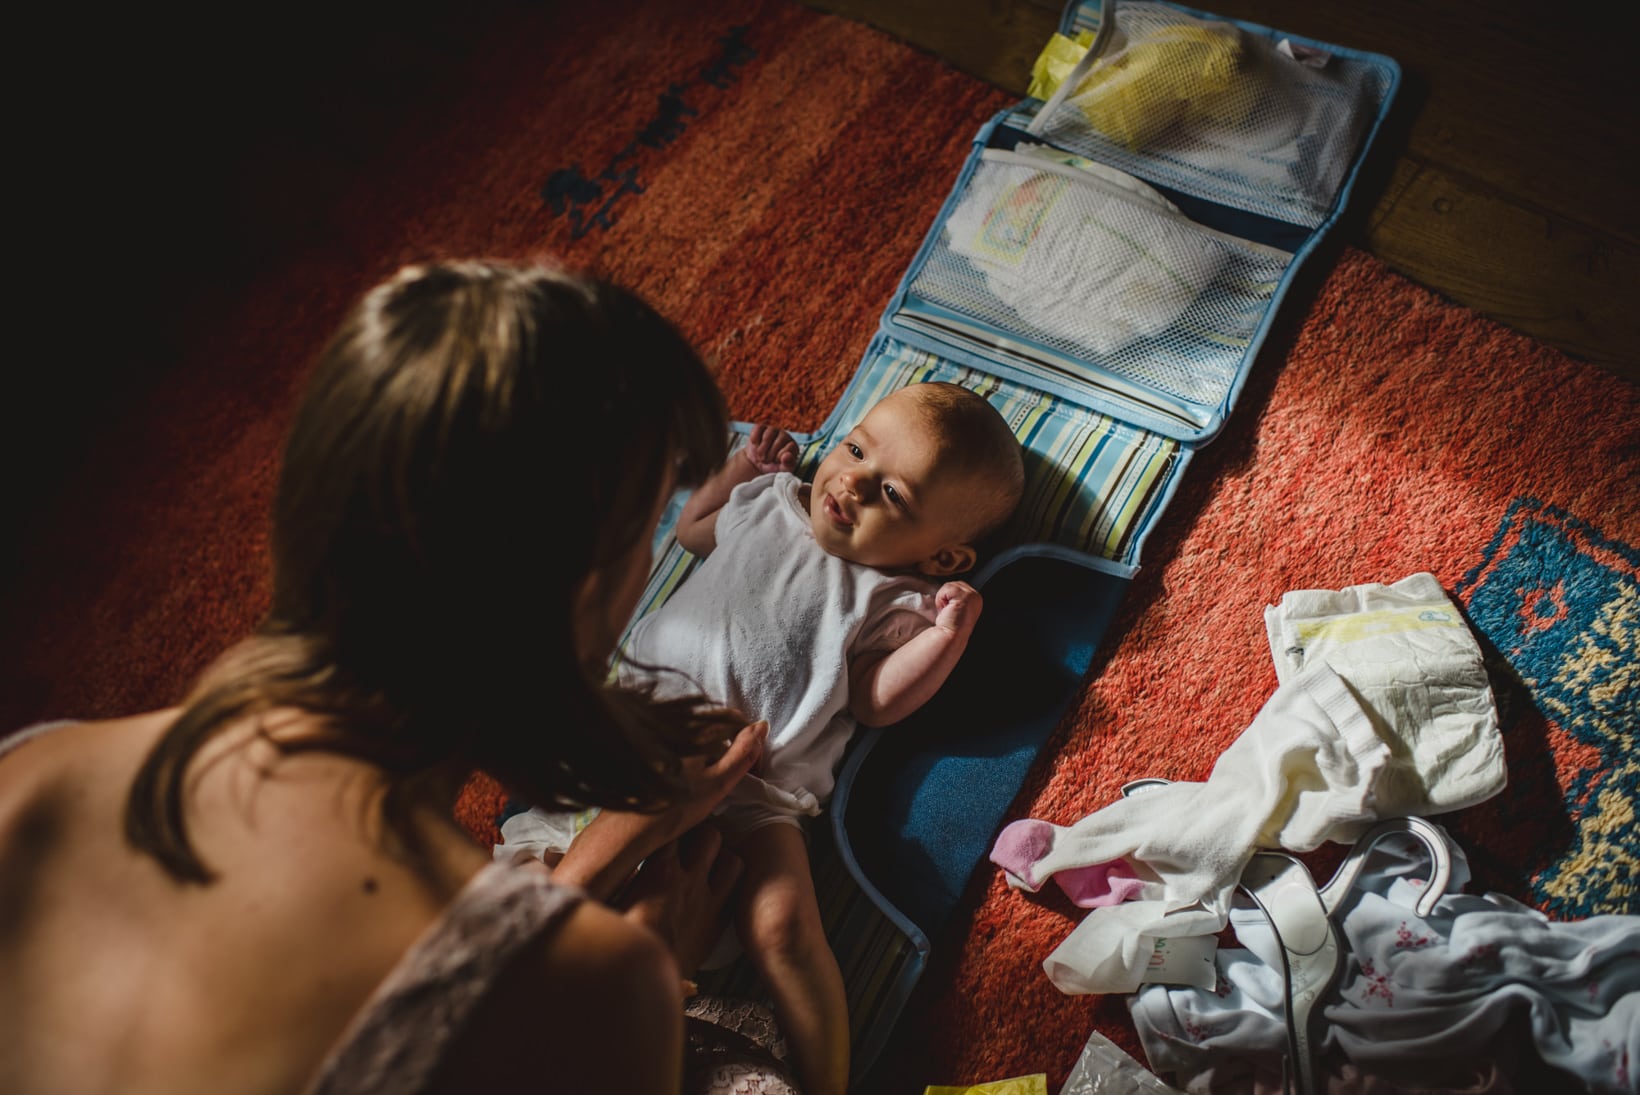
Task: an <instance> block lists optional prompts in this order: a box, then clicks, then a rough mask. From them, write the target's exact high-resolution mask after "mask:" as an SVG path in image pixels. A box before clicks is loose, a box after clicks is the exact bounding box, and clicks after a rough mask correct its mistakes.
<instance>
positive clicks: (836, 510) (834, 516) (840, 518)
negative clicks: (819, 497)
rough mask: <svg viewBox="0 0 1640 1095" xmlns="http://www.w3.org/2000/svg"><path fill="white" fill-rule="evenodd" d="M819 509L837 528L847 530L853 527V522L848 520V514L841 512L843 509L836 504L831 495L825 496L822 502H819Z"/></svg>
mask: <svg viewBox="0 0 1640 1095" xmlns="http://www.w3.org/2000/svg"><path fill="white" fill-rule="evenodd" d="M820 508H821V509H822V510H824V511H825V514H826V519H827V520H829V521H830V522H831V523H832V524H834V525H836V526H837V527H838V528H845V529H847V528H853V527H854V522H853V521H851V520H849V518H848V514H846V513H844V512H843V507H842V506H839V505H838V504H837V499H835V498H833V497H832V496H831V495H829V494H827V495H825V496H824V500H823V501H822V502H821V504H820Z"/></svg>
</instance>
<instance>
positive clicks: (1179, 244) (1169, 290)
mask: <svg viewBox="0 0 1640 1095" xmlns="http://www.w3.org/2000/svg"><path fill="white" fill-rule="evenodd" d="M1015 153H1016V154H1019V155H1024V156H1029V157H1036V158H1042V159H1043V160H1044V162H1045V163H1049V162H1051V163H1053V164H1057V165H1062V166H1064V165H1068V166H1069V167H1071V168H1073V169H1075V170H1076V171H1078V172H1081V173H1083V174H1085V175H1086V176H1087V177H1088V179H1089V180H1090V182H1091V183H1092V184H1093V185H1083V184H1081V183H1079V182H1078V181H1077V180H1076V179H1075V178H1072V177H1068V176H1067V175H1065V174H1062V173H1058V172H1055V171H1050V170H1033V169H1031V168H1030V167H1028V166H1021V165H1018V164H1014V163H1008V164H1004V163H986V164H982V165H981V166H980V168H979V170H978V171H976V172H975V174H974V176H973V179H972V181H971V183H970V185H969V186H968V189H967V192H966V193H965V195H964V196H963V199H962V201H961V202H959V203H958V204H957V206H956V207H955V208H954V209H953V210H952V212H951V215H950V217H949V219H948V220H947V223H946V230H947V233H948V237H947V239H948V244H949V246H950V248H951V250H952V251H954V252H956V253H957V254H959V255H962V256H963V257H964V258H966V259H968V261H969V262H970V263H972V264H973V266H974V267H975V268H976V269H977V270H979V271H980V272H981V273H982V274H983V275H984V278H985V282H986V286H987V288H988V289H989V290H990V291H991V292H992V293H993V294H994V295H995V296H996V298H997V299H998V300H999V301H1001V302H1002V303H1004V304H1006V305H1007V306H1008V307H1010V308H1012V309H1013V310H1014V312H1016V313H1017V314H1018V316H1019V317H1020V319H1022V320H1023V321H1025V323H1027V324H1028V325H1030V326H1031V327H1034V328H1036V329H1037V331H1038V332H1039V333H1040V334H1041V335H1043V336H1046V337H1047V338H1050V339H1053V338H1062V339H1067V340H1069V341H1071V342H1072V343H1075V344H1078V345H1081V346H1085V347H1087V348H1088V349H1089V350H1091V351H1093V352H1094V353H1096V354H1111V353H1113V352H1115V351H1116V350H1118V349H1120V348H1121V347H1123V346H1126V345H1127V344H1129V343H1130V342H1133V341H1135V340H1136V339H1140V338H1144V337H1147V336H1150V335H1155V334H1159V333H1160V332H1161V331H1163V330H1165V329H1166V328H1167V327H1168V326H1170V325H1171V324H1172V323H1174V322H1175V321H1176V320H1177V319H1178V318H1179V317H1180V316H1181V315H1182V314H1183V313H1184V311H1185V309H1187V308H1189V307H1190V304H1191V302H1192V301H1194V300H1195V299H1196V296H1197V294H1198V293H1200V292H1201V290H1202V289H1203V288H1204V287H1205V286H1207V285H1208V284H1210V283H1211V282H1212V280H1213V278H1214V277H1215V276H1216V275H1217V274H1218V272H1219V270H1220V269H1221V268H1222V267H1223V265H1224V262H1225V255H1224V252H1223V251H1222V250H1221V249H1219V248H1217V247H1214V246H1213V245H1211V244H1210V243H1208V242H1207V241H1205V240H1204V239H1203V238H1202V237H1201V236H1200V235H1199V234H1198V233H1195V232H1193V231H1192V230H1191V229H1190V228H1189V227H1187V226H1185V225H1182V224H1180V223H1179V222H1178V221H1177V220H1174V219H1172V218H1173V217H1177V216H1178V215H1179V211H1178V209H1177V208H1176V207H1175V206H1174V205H1173V204H1172V203H1171V202H1169V201H1168V200H1167V199H1166V198H1164V197H1163V196H1162V195H1161V194H1159V193H1158V192H1157V191H1155V190H1154V189H1152V188H1151V187H1149V186H1147V185H1146V184H1145V183H1143V182H1142V181H1140V180H1139V179H1136V178H1134V177H1133V176H1131V175H1127V174H1125V173H1123V172H1121V171H1117V170H1116V169H1114V168H1111V167H1106V166H1105V165H1103V164H1098V163H1094V162H1092V161H1090V160H1087V159H1084V158H1082V157H1079V156H1073V155H1070V154H1068V153H1061V152H1057V151H1052V150H1045V149H1041V148H1040V147H1039V146H1030V145H1021V146H1020V147H1019V148H1017V149H1015ZM1150 210H1158V211H1161V212H1162V213H1163V214H1164V215H1161V216H1157V215H1155V214H1154V213H1151V212H1149V211H1150Z"/></svg>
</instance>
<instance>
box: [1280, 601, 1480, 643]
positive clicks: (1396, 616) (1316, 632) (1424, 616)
mask: <svg viewBox="0 0 1640 1095" xmlns="http://www.w3.org/2000/svg"><path fill="white" fill-rule="evenodd" d="M1436 627H1450V628H1464V627H1465V624H1464V623H1463V620H1462V619H1461V618H1460V617H1459V616H1458V614H1457V613H1456V612H1454V611H1453V610H1451V609H1450V608H1447V607H1445V606H1442V605H1415V606H1413V607H1410V608H1386V609H1379V610H1378V611H1376V612H1355V613H1351V614H1350V615H1348V616H1335V617H1332V618H1331V619H1320V620H1303V621H1300V622H1299V623H1298V626H1297V627H1296V629H1295V631H1296V634H1297V635H1298V639H1299V642H1301V643H1303V644H1305V645H1309V644H1310V643H1311V642H1313V641H1315V640H1316V639H1317V638H1321V637H1326V638H1329V639H1331V640H1333V641H1334V642H1339V643H1348V642H1356V641H1358V640H1360V639H1370V638H1374V637H1376V636H1379V635H1394V634H1400V633H1402V632H1412V631H1427V630H1429V629H1430V628H1436Z"/></svg>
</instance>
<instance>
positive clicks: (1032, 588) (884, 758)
mask: <svg viewBox="0 0 1640 1095" xmlns="http://www.w3.org/2000/svg"><path fill="white" fill-rule="evenodd" d="M1084 6H1086V7H1088V8H1089V9H1090V10H1091V9H1095V8H1097V6H1098V5H1097V3H1090V4H1087V5H1084V4H1082V3H1079V2H1077V0H1072V2H1071V3H1070V4H1068V5H1067V7H1066V9H1065V11H1064V14H1063V16H1062V18H1061V22H1060V31H1061V33H1064V34H1067V35H1070V34H1074V33H1075V27H1076V23H1077V14H1078V12H1079V10H1080V9H1081V8H1083V7H1084ZM1172 6H1174V7H1175V8H1177V9H1178V10H1181V11H1183V12H1185V13H1187V14H1190V15H1194V16H1197V17H1200V18H1204V19H1218V20H1222V21H1224V22H1227V23H1231V24H1233V25H1235V26H1238V27H1240V28H1242V29H1243V30H1246V31H1248V32H1250V33H1253V34H1275V33H1277V32H1275V31H1273V30H1272V28H1269V27H1266V26H1262V25H1260V24H1256V23H1250V22H1244V21H1242V20H1238V19H1232V18H1227V17H1225V16H1222V15H1217V14H1214V13H1212V12H1206V11H1201V10H1199V9H1195V8H1189V7H1185V6H1183V5H1177V4H1174V5H1172ZM1281 36H1282V37H1290V38H1291V39H1293V41H1295V42H1298V43H1302V44H1307V45H1312V46H1316V47H1318V48H1321V49H1325V50H1329V51H1331V52H1332V53H1334V54H1336V55H1339V56H1344V57H1351V58H1355V59H1359V60H1363V61H1368V62H1370V63H1373V64H1376V65H1378V66H1381V67H1382V68H1383V69H1384V70H1385V71H1386V72H1387V73H1388V75H1389V82H1388V86H1387V88H1386V90H1385V94H1384V98H1383V102H1382V103H1381V104H1380V108H1379V111H1378V115H1377V117H1376V118H1375V119H1374V120H1373V123H1372V125H1371V127H1370V128H1369V129H1368V131H1367V133H1366V135H1365V137H1364V138H1363V142H1362V148H1361V151H1360V152H1359V153H1358V155H1357V157H1356V161H1355V163H1354V164H1353V165H1352V167H1351V169H1350V171H1349V174H1348V175H1347V176H1346V178H1345V180H1344V183H1343V186H1342V187H1341V189H1340V191H1339V195H1338V198H1337V200H1336V201H1335V203H1334V206H1333V211H1332V213H1331V214H1330V215H1329V216H1328V217H1327V219H1326V220H1325V221H1324V222H1322V224H1320V225H1319V226H1318V227H1317V228H1316V229H1314V230H1313V231H1311V232H1309V233H1308V238H1307V239H1306V240H1305V242H1304V243H1303V244H1302V245H1301V246H1300V247H1299V249H1298V250H1297V251H1296V252H1295V253H1294V256H1293V259H1292V261H1291V262H1290V264H1289V266H1288V269H1287V271H1286V273H1285V274H1284V275H1283V277H1282V279H1281V283H1280V284H1279V285H1278V286H1277V288H1276V290H1275V292H1274V294H1273V296H1272V299H1271V302H1270V306H1269V308H1268V309H1267V310H1266V313H1265V316H1264V319H1263V321H1262V322H1261V323H1260V325H1259V327H1258V330H1257V331H1256V332H1255V335H1254V337H1253V339H1252V342H1251V345H1250V346H1249V347H1248V350H1247V354H1248V355H1249V360H1250V359H1251V357H1252V355H1256V354H1257V353H1258V352H1259V350H1260V348H1261V347H1262V346H1263V343H1264V341H1265V339H1266V337H1267V336H1268V334H1269V331H1270V328H1271V325H1272V323H1273V322H1274V319H1275V316H1276V314H1277V313H1278V312H1279V311H1280V306H1281V303H1282V301H1283V299H1284V298H1285V296H1286V293H1287V291H1288V289H1289V287H1290V286H1291V284H1292V282H1293V280H1294V278H1295V277H1296V275H1297V274H1298V271H1299V268H1300V267H1301V266H1302V265H1303V263H1304V260H1305V259H1306V258H1307V257H1308V256H1309V255H1310V254H1311V253H1312V252H1313V251H1314V250H1315V249H1316V248H1317V247H1318V246H1319V245H1320V243H1321V241H1322V238H1323V237H1324V236H1325V235H1326V234H1327V233H1328V231H1329V230H1330V229H1331V228H1332V226H1333V225H1334V223H1335V222H1336V221H1337V220H1338V218H1339V217H1340V216H1341V215H1342V212H1343V210H1344V209H1345V207H1346V206H1347V205H1348V202H1349V198H1350V195H1351V192H1352V191H1353V189H1354V186H1355V183H1356V181H1357V178H1358V176H1359V174H1360V171H1361V168H1362V166H1363V164H1364V163H1365V162H1366V160H1367V157H1368V153H1369V152H1370V151H1371V149H1372V147H1373V145H1374V143H1375V141H1376V139H1377V137H1378V134H1379V132H1380V130H1381V129H1382V127H1383V124H1384V121H1385V119H1386V118H1387V117H1388V115H1389V112H1390V109H1391V107H1392V105H1393V103H1394V101H1395V97H1396V92H1397V90H1398V88H1399V85H1400V76H1401V74H1400V68H1399V66H1398V65H1397V64H1396V63H1395V62H1394V61H1393V60H1391V59H1389V58H1386V57H1384V56H1383V55H1381V54H1375V53H1366V52H1362V51H1357V50H1351V49H1347V48H1343V47H1339V46H1335V45H1332V44H1330V43H1327V42H1321V41H1317V40H1315V39H1309V38H1305V37H1303V36H1301V35H1297V34H1291V35H1289V34H1286V33H1285V32H1282V33H1281ZM1026 102H1027V103H1028V102H1030V101H1029V100H1027V101H1026ZM1021 105H1024V104H1021ZM1018 109H1019V107H1018V106H1015V107H1012V108H1009V109H1008V110H1006V111H1003V112H1002V113H1001V114H999V115H998V116H997V118H996V119H993V120H992V121H991V122H989V123H987V125H986V126H985V127H984V129H983V130H982V133H981V136H980V138H978V139H979V140H980V141H983V139H984V135H985V133H988V132H989V131H990V130H991V129H993V128H994V127H995V126H996V125H997V124H998V122H999V121H1000V119H1001V118H1003V117H1005V116H1007V115H1008V114H1011V113H1014V112H1015V111H1017V110H1018ZM960 185H961V184H960V180H959V183H958V188H959V189H960ZM954 200H956V192H955V191H953V195H952V198H951V199H950V200H948V201H947V203H946V208H943V209H942V210H941V211H940V214H939V216H938V218H936V222H935V225H936V229H937V227H938V225H939V224H940V223H942V222H943V220H944V218H945V216H946V214H947V213H948V212H949V206H950V201H954ZM932 236H933V233H931V234H930V239H929V241H927V242H925V244H924V249H925V250H926V248H927V247H929V246H932ZM916 265H917V264H916V262H915V261H914V262H913V263H912V266H911V268H910V269H915V267H916ZM908 278H909V274H908ZM905 288H906V282H905V281H902V283H901V285H900V286H899V287H898V289H897V290H896V292H895V294H894V300H895V301H896V302H897V301H898V300H900V299H902V298H903V295H904V292H905ZM893 307H894V304H893V303H891V304H890V309H889V310H890V311H892V309H893ZM886 322H887V313H885V317H884V323H885V325H886ZM869 353H870V351H868V356H869ZM1245 375H1246V370H1243V371H1242V378H1245ZM1241 382H1242V381H1241V379H1238V380H1237V382H1236V390H1234V391H1232V392H1231V394H1230V398H1229V400H1228V403H1229V404H1230V405H1233V403H1234V400H1235V397H1236V394H1237V393H1238V392H1239V389H1240V386H1241ZM1165 507H1166V503H1165V501H1164V503H1163V507H1162V512H1165ZM1158 519H1159V515H1158ZM1134 570H1135V568H1133V567H1129V566H1124V565H1121V564H1116V563H1111V562H1109V561H1107V560H1104V559H1100V558H1097V557H1095V556H1091V555H1086V554H1083V553H1080V552H1077V551H1073V550H1070V549H1068V548H1063V547H1059V546H1057V545H1053V544H1027V545H1022V546H1019V547H1015V548H1012V549H1010V550H1009V551H1007V552H1004V553H1003V554H1001V555H999V556H997V557H996V558H995V559H994V560H992V561H991V562H990V563H989V564H988V565H986V566H985V567H984V568H983V569H982V570H981V571H979V572H977V573H976V574H975V575H974V576H973V577H972V578H970V582H971V583H972V584H973V585H974V586H975V587H976V588H980V589H982V590H983V592H984V594H985V616H984V622H983V624H982V625H981V626H980V627H979V628H978V629H976V631H975V633H974V636H973V639H972V640H971V642H970V646H969V649H968V651H967V653H966V654H965V655H964V658H963V662H962V665H960V666H959V667H958V670H957V672H955V673H953V675H952V677H951V678H950V680H948V681H947V683H946V685H945V687H944V688H942V689H941V691H940V692H939V693H938V694H937V695H936V696H935V697H934V699H933V700H931V701H930V702H929V703H928V704H927V705H926V706H924V707H923V708H922V709H921V710H920V711H918V712H917V713H916V714H915V715H913V716H911V717H910V718H909V719H907V720H905V721H903V722H901V723H899V724H897V725H895V726H892V727H886V728H874V729H869V730H867V731H865V732H864V733H862V734H861V735H860V736H859V737H858V738H857V739H856V740H855V742H853V743H852V745H851V747H850V750H849V752H848V753H847V755H846V756H845V758H844V762H843V765H842V768H841V769H840V771H839V773H838V779H837V783H836V789H835V791H834V793H833V797H832V801H831V806H830V809H829V811H828V813H829V816H830V823H831V831H832V835H833V836H834V838H835V841H836V849H837V854H838V857H839V859H840V860H841V861H842V862H843V864H844V866H845V867H846V869H847V870H848V871H849V873H850V875H852V876H853V878H854V880H855V881H856V882H857V883H858V885H859V886H860V888H861V890H862V891H863V892H864V893H865V895H866V896H867V897H868V898H869V899H870V900H871V901H872V902H873V904H875V905H876V906H877V907H878V908H879V910H880V911H881V912H882V913H883V914H884V916H886V917H887V918H888V919H889V920H890V921H891V922H892V923H894V924H895V925H896V926H897V927H898V928H899V929H900V930H901V931H902V932H904V933H905V936H906V938H907V940H908V942H909V944H910V945H911V946H912V947H913V948H914V949H915V951H916V954H915V956H914V958H913V959H912V960H911V961H909V962H907V963H906V965H905V966H904V967H903V968H902V970H901V972H900V975H899V984H897V985H896V986H894V988H893V989H892V991H891V992H890V994H889V996H888V998H887V999H886V1000H885V1002H884V1004H883V1005H882V1006H881V1007H880V1008H879V1013H880V1018H881V1022H880V1023H878V1024H877V1027H876V1029H874V1030H872V1031H871V1032H870V1036H869V1037H868V1038H867V1039H866V1041H865V1044H861V1045H856V1046H855V1047H854V1068H853V1072H854V1077H855V1080H856V1082H859V1081H861V1080H862V1079H863V1078H864V1077H865V1076H866V1075H867V1074H869V1072H870V1069H871V1067H872V1065H873V1064H874V1063H875V1062H876V1060H877V1058H878V1057H879V1056H880V1054H881V1052H882V1051H883V1049H884V1048H885V1047H886V1046H887V1044H888V1042H889V1039H890V1036H891V1033H892V1030H893V1028H894V1026H895V1024H896V1020H897V1019H898V1017H899V1014H900V1012H901V1011H903V1009H904V1006H905V1004H906V1003H907V1002H908V1001H909V999H910V996H911V992H912V990H913V989H914V988H915V986H916V983H917V982H918V981H919V980H920V978H921V976H922V973H923V970H924V968H925V967H926V964H927V958H928V955H929V953H930V951H931V949H932V948H931V944H930V942H929V940H930V939H931V938H935V937H938V936H939V935H940V933H941V931H942V930H943V929H944V928H945V926H946V924H947V922H948V921H949V920H950V918H951V916H952V914H953V913H954V912H955V911H956V908H957V906H958V904H959V902H960V901H961V899H962V896H963V893H964V891H965V889H966V888H967V886H968V883H969V880H970V879H971V878H973V877H974V875H975V873H976V871H977V870H978V869H979V867H980V865H981V864H984V863H986V862H988V858H989V853H990V848H991V845H992V842H993V841H994V840H995V838H996V834H997V832H998V830H999V828H1000V827H1001V824H1002V821H1003V819H1004V818H1005V816H1006V815H1007V812H1008V808H1009V806H1010V805H1011V804H1012V802H1013V800H1014V798H1015V797H1016V796H1017V795H1018V794H1019V792H1020V790H1021V788H1022V787H1023V785H1024V783H1025V780H1026V777H1027V776H1028V774H1029V772H1030V770H1031V768H1032V766H1033V765H1034V764H1035V763H1036V761H1037V759H1038V757H1039V755H1040V754H1041V751H1042V747H1043V745H1044V744H1045V743H1046V742H1047V740H1048V738H1049V736H1050V735H1051V734H1052V733H1053V731H1054V729H1055V728H1056V727H1057V726H1058V724H1059V722H1060V720H1061V718H1062V717H1063V716H1064V713H1065V711H1066V710H1067V709H1068V708H1069V706H1070V705H1071V704H1072V703H1073V702H1075V700H1076V697H1077V696H1078V694H1079V693H1080V692H1081V690H1082V689H1083V687H1084V686H1085V684H1086V680H1085V678H1086V675H1087V672H1088V669H1089V667H1090V666H1091V665H1092V662H1093V657H1094V654H1095V652H1096V650H1097V648H1098V646H1099V643H1100V642H1101V640H1102V639H1103V638H1104V635H1105V632H1106V631H1107V629H1108V628H1109V626H1110V623H1111V621H1112V619H1113V618H1114V616H1115V614H1116V611H1117V609H1118V608H1119V607H1120V605H1121V602H1122V598H1123V596H1124V595H1125V594H1126V592H1127V589H1128V586H1129V584H1130V583H1131V581H1132V574H1133V573H1134Z"/></svg>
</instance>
